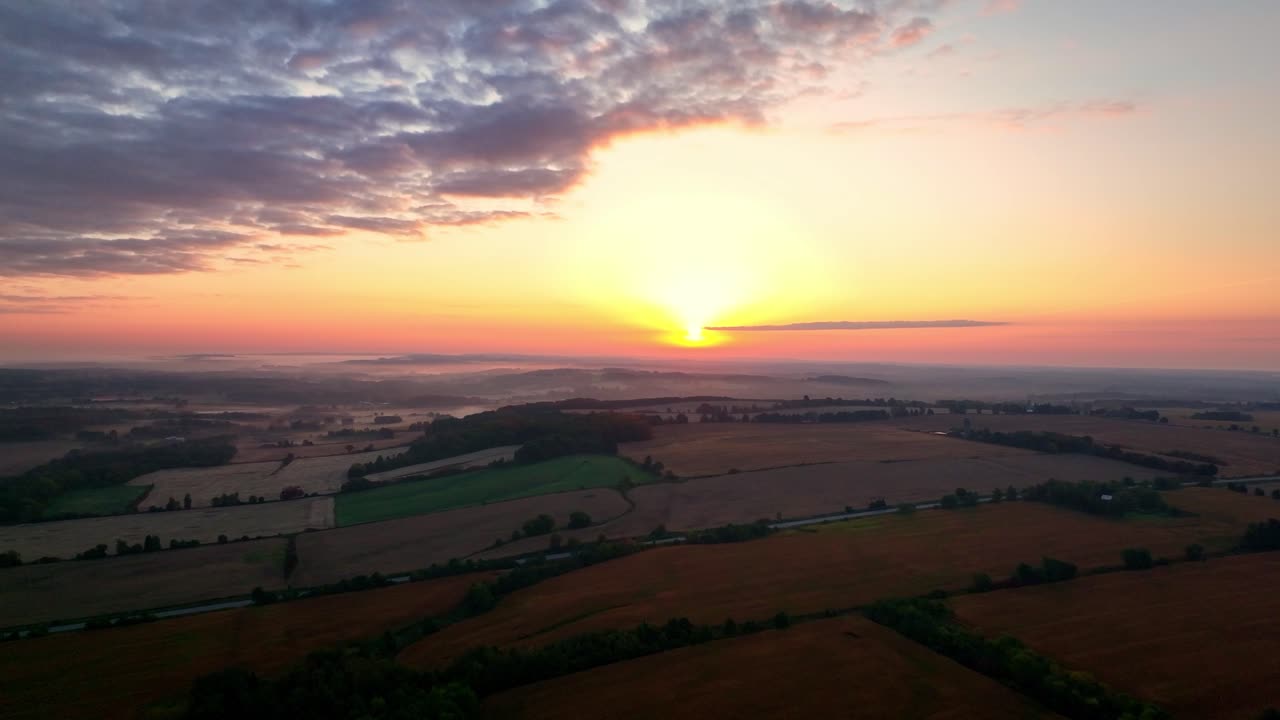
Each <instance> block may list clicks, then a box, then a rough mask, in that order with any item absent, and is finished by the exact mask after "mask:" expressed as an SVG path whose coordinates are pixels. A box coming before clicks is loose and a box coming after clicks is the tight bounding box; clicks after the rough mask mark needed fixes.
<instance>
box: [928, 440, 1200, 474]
mask: <svg viewBox="0 0 1280 720" xmlns="http://www.w3.org/2000/svg"><path fill="white" fill-rule="evenodd" d="M951 434H952V435H953V436H955V437H962V438H965V439H966V440H976V441H978V442H985V443H991V444H994V445H1006V446H1008V447H1016V448H1022V449H1024V450H1034V451H1036V452H1042V453H1052V454H1057V453H1079V454H1084V455H1095V456H1097V457H1102V458H1109V459H1111V460H1119V461H1121V462H1126V463H1129V464H1131V465H1140V466H1142V467H1146V468H1151V469H1153V470H1161V471H1165V472H1170V473H1176V474H1178V475H1200V476H1204V477H1212V476H1214V475H1217V474H1218V467H1217V465H1214V464H1213V463H1193V462H1188V461H1186V460H1170V459H1168V458H1164V457H1160V456H1159V455H1148V454H1146V453H1139V452H1134V451H1132V450H1125V449H1124V448H1122V447H1119V446H1118V445H1104V444H1101V443H1096V442H1094V440H1093V438H1092V437H1089V436H1088V435H1064V434H1062V433H1055V432H1035V431H1031V430H1019V431H1016V432H999V431H996V430H989V429H982V430H963V431H953V432H952V433H951Z"/></svg>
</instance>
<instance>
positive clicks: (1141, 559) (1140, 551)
mask: <svg viewBox="0 0 1280 720" xmlns="http://www.w3.org/2000/svg"><path fill="white" fill-rule="evenodd" d="M1121 558H1123V559H1124V569H1125V570H1148V569H1150V568H1151V567H1152V566H1153V565H1155V562H1154V561H1153V560H1152V559H1151V551H1150V550H1148V549H1146V548H1127V549H1125V551H1124V552H1123V553H1121Z"/></svg>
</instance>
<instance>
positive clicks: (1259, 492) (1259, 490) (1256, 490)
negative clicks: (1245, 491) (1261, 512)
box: [1253, 487, 1267, 497]
mask: <svg viewBox="0 0 1280 720" xmlns="http://www.w3.org/2000/svg"><path fill="white" fill-rule="evenodd" d="M1253 494H1254V495H1255V496H1257V497H1266V496H1267V493H1266V492H1265V491H1263V489H1262V488H1260V487H1256V488H1254V489H1253Z"/></svg>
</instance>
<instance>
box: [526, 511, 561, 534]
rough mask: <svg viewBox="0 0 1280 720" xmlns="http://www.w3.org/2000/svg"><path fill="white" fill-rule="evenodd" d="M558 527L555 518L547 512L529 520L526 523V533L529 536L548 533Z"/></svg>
mask: <svg viewBox="0 0 1280 720" xmlns="http://www.w3.org/2000/svg"><path fill="white" fill-rule="evenodd" d="M555 529H556V521H555V518H553V517H551V516H550V515H547V514H545V513H543V514H541V515H539V516H538V517H536V518H534V519H532V520H528V521H526V522H525V524H524V534H525V535H528V536H533V535H546V534H547V533H549V532H551V531H552V530H555Z"/></svg>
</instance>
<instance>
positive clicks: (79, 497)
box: [44, 485, 151, 518]
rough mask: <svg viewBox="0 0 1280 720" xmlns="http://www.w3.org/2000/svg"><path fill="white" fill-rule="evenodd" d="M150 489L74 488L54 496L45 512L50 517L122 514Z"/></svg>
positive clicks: (137, 486) (131, 487)
mask: <svg viewBox="0 0 1280 720" xmlns="http://www.w3.org/2000/svg"><path fill="white" fill-rule="evenodd" d="M150 491H151V486H150V485H112V486H111V487H104V488H93V489H91V490H73V491H71V492H68V493H63V494H62V495H59V496H58V497H56V498H54V500H53V502H51V503H49V507H48V508H46V509H45V513H44V514H45V517H49V518H53V517H58V516H60V515H120V514H123V513H127V512H129V511H130V509H131V506H132V505H133V503H134V502H136V501H137V500H138V498H140V497H142V496H143V495H146V494H147V493H148V492H150Z"/></svg>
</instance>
